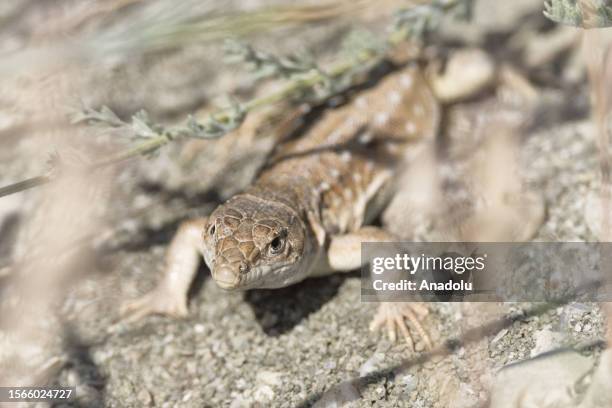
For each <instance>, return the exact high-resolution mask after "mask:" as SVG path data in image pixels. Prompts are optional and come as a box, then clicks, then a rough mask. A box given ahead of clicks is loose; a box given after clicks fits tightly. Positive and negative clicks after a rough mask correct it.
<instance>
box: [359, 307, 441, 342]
mask: <svg viewBox="0 0 612 408" xmlns="http://www.w3.org/2000/svg"><path fill="white" fill-rule="evenodd" d="M427 313H428V310H427V308H426V307H425V306H423V305H421V304H419V303H403V302H383V303H382V304H381V305H380V306H379V308H378V311H377V312H376V315H375V316H374V319H372V323H370V330H377V329H379V328H381V327H382V326H383V325H386V327H387V334H388V335H389V339H390V340H391V341H393V342H395V340H396V331H397V330H399V332H400V333H401V334H402V336H403V337H404V339H405V340H406V343H408V345H409V346H410V348H412V350H414V340H413V338H412V335H411V334H410V330H409V329H408V326H407V324H406V320H405V319H408V321H410V323H411V324H412V326H414V329H415V330H416V331H417V332H418V334H419V336H420V337H421V338H422V339H423V342H424V343H425V346H426V347H427V349H428V350H431V349H432V344H431V340H430V339H429V336H428V334H427V332H426V331H425V329H424V328H423V325H422V324H421V321H420V319H422V318H423V317H425V316H426V315H427Z"/></svg>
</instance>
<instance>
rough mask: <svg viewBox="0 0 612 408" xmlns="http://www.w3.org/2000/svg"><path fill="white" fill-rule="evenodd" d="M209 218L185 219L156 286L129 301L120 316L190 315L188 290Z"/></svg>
mask: <svg viewBox="0 0 612 408" xmlns="http://www.w3.org/2000/svg"><path fill="white" fill-rule="evenodd" d="M207 220H208V218H206V217H204V218H196V219H193V220H189V221H185V222H183V223H182V224H181V225H180V227H179V229H178V231H177V233H176V235H175V236H174V238H173V239H172V242H171V243H170V246H169V248H168V253H167V255H166V270H165V273H164V276H163V278H162V280H161V281H160V282H159V283H158V284H157V286H156V287H155V289H153V290H152V291H151V292H149V293H147V294H145V295H144V296H142V297H140V298H138V299H135V300H132V301H130V302H127V303H126V304H124V305H123V306H122V307H121V311H120V313H121V315H122V316H123V317H124V318H126V319H127V320H138V319H140V318H142V317H144V316H147V315H150V314H165V315H169V316H175V317H184V316H186V315H187V292H188V291H189V287H190V286H191V282H192V281H193V278H194V276H195V274H196V272H197V270H198V265H199V263H200V259H201V258H202V257H201V255H202V244H203V240H202V232H203V231H204V229H205V226H206V222H207Z"/></svg>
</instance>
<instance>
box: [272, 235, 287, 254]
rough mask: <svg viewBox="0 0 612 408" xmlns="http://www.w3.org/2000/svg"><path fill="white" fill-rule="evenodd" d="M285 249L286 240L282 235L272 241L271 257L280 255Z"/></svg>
mask: <svg viewBox="0 0 612 408" xmlns="http://www.w3.org/2000/svg"><path fill="white" fill-rule="evenodd" d="M284 247H285V239H284V238H283V237H281V236H280V235H279V236H277V237H275V238H274V239H273V240H272V241H270V245H269V252H270V254H271V255H278V254H279V253H281V252H282V251H283V248H284Z"/></svg>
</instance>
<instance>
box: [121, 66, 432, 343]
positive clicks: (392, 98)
mask: <svg viewBox="0 0 612 408" xmlns="http://www.w3.org/2000/svg"><path fill="white" fill-rule="evenodd" d="M438 121H439V108H438V104H437V101H436V99H435V98H434V96H433V94H432V93H431V91H430V89H429V87H428V85H427V82H426V81H425V80H424V78H423V76H422V75H421V72H420V70H419V68H418V67H417V66H411V67H408V68H405V69H403V70H402V71H400V72H397V73H393V74H391V75H389V76H387V77H385V78H384V79H383V80H381V81H380V82H379V83H378V84H376V85H375V86H373V87H372V88H370V89H368V90H366V91H364V92H362V93H360V94H358V95H357V96H356V97H355V98H353V100H352V101H351V102H350V103H348V104H346V105H344V106H342V107H340V108H336V109H333V110H330V111H329V112H327V114H326V115H325V116H324V117H323V118H322V119H321V120H320V121H318V122H317V123H316V124H314V125H313V126H312V128H310V129H309V130H308V131H307V132H306V133H305V134H304V135H303V136H301V137H299V138H297V139H296V140H290V141H288V142H286V143H284V144H282V145H280V146H279V147H278V148H277V150H276V152H275V154H274V155H273V156H272V158H271V159H270V160H269V162H268V164H267V165H266V167H265V168H264V169H263V171H262V172H261V174H260V175H259V177H258V178H257V179H256V181H255V183H254V184H253V185H252V186H251V187H250V188H248V189H247V190H246V191H244V192H243V193H241V194H238V195H236V196H234V197H233V198H231V199H230V200H228V201H227V202H226V203H224V204H222V205H221V206H219V207H218V208H217V209H216V210H215V211H213V213H212V214H211V215H210V217H209V218H208V220H206V219H200V220H196V221H191V222H188V223H186V224H184V225H183V227H182V228H181V230H180V231H179V233H178V234H177V236H176V237H175V239H174V241H173V243H172V244H171V246H170V250H169V255H168V266H167V272H166V275H165V278H164V280H163V281H162V282H161V283H160V285H159V286H158V287H157V289H155V291H154V292H152V293H151V294H149V295H145V297H143V298H141V299H139V300H136V301H134V302H131V303H129V304H128V305H127V306H126V307H125V308H124V313H128V314H132V317H135V318H138V317H141V316H143V315H146V314H150V313H165V314H172V315H176V316H182V315H185V314H186V313H187V307H186V294H187V290H188V288H189V284H190V282H191V280H192V278H193V275H194V273H195V270H196V269H197V261H195V259H196V255H197V253H198V252H200V253H202V254H203V255H204V259H205V261H206V264H207V265H208V267H209V268H210V270H211V272H212V277H213V279H214V280H215V282H216V283H217V284H218V285H219V286H220V287H222V288H224V289H228V290H246V289H252V288H278V287H284V286H288V285H290V284H293V283H296V282H299V281H301V280H303V279H305V278H307V277H310V276H317V275H322V274H326V273H332V272H336V271H350V270H354V269H356V268H358V267H359V266H360V263H361V256H360V244H361V242H367V241H393V240H395V239H394V237H393V236H391V235H390V234H389V233H387V232H385V231H384V230H382V229H380V228H376V227H371V226H370V227H367V226H365V225H367V224H368V222H370V221H371V220H372V219H373V217H375V216H376V215H378V213H379V212H380V211H381V210H382V209H383V208H384V204H385V203H386V202H387V200H388V199H389V195H390V194H392V193H393V179H394V178H393V176H394V174H395V172H397V171H398V169H399V168H400V167H401V164H402V162H403V161H404V159H405V157H406V154H407V152H408V151H409V148H410V146H411V144H412V142H414V141H415V140H419V139H422V138H431V137H433V136H434V135H435V133H436V130H437V126H438ZM424 312H425V310H424V308H423V307H419V306H418V305H413V304H408V303H407V304H392V305H391V304H383V305H382V306H381V310H380V312H379V313H378V315H377V316H376V317H375V319H374V321H373V324H372V328H378V327H380V326H383V325H386V327H387V328H388V330H389V335H390V336H391V337H392V338H394V337H395V332H396V329H397V330H399V332H400V333H401V334H402V335H403V336H404V337H405V338H406V340H407V341H408V342H409V343H410V344H412V338H411V336H410V333H409V331H408V329H407V327H406V323H405V321H404V318H406V319H408V320H409V321H411V322H412V324H413V325H414V326H415V327H416V330H417V331H418V332H419V334H420V335H421V336H422V337H423V339H424V341H425V343H426V344H427V345H428V346H429V345H430V342H429V339H428V338H427V335H426V334H425V331H424V330H423V329H422V328H421V326H420V323H419V319H418V318H419V317H421V316H422V315H423V314H424Z"/></svg>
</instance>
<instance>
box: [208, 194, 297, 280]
mask: <svg viewBox="0 0 612 408" xmlns="http://www.w3.org/2000/svg"><path fill="white" fill-rule="evenodd" d="M306 242H307V231H306V227H305V225H304V223H303V222H302V221H301V219H300V217H298V216H297V213H296V212H295V210H293V209H292V208H290V207H288V206H287V205H285V204H282V203H279V202H276V201H268V200H266V201H264V200H263V199H261V198H259V197H255V196H251V195H248V194H242V195H238V196H235V197H234V198H232V199H231V200H229V201H227V202H226V203H225V204H223V205H221V206H219V207H217V209H216V210H215V211H214V212H213V213H212V214H211V216H210V218H209V221H208V225H207V227H206V229H205V231H204V258H205V260H206V264H207V265H208V267H209V268H210V270H211V272H212V276H213V279H214V280H215V282H216V283H217V284H218V285H219V286H221V287H222V288H224V289H251V288H273V287H280V286H286V285H288V284H290V283H292V282H295V281H298V280H301V279H303V278H304V277H305V276H304V275H305V274H306V273H307V270H306V265H307V262H305V260H304V258H305V255H306V253H307V252H308V248H306V247H305V244H306Z"/></svg>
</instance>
